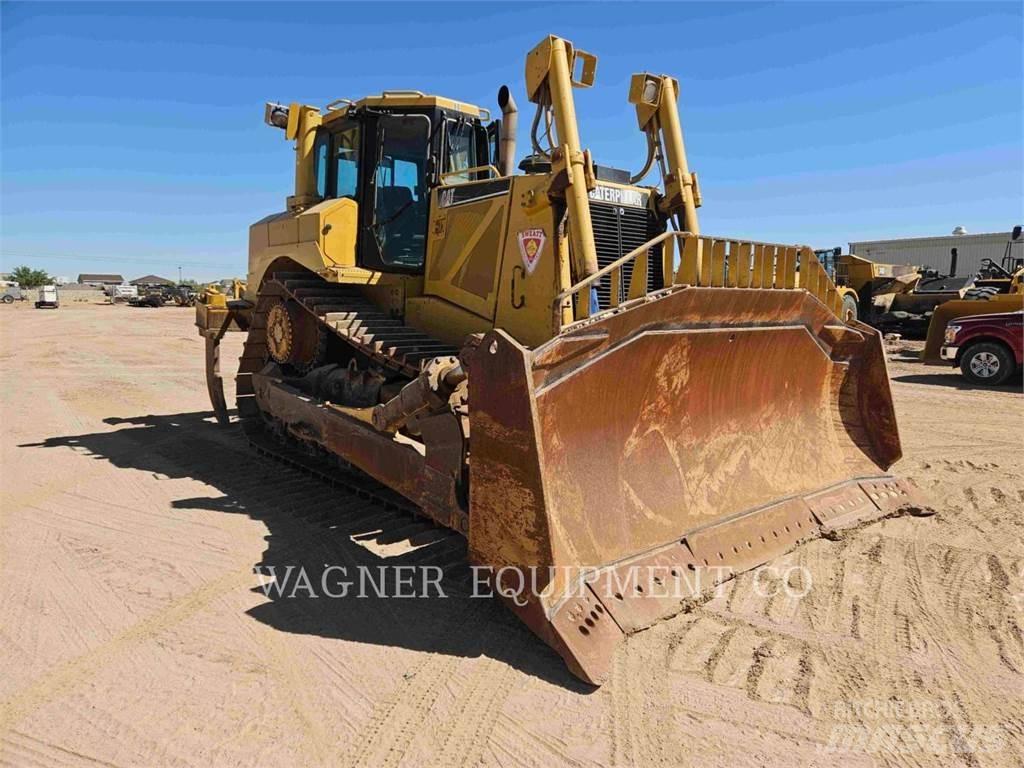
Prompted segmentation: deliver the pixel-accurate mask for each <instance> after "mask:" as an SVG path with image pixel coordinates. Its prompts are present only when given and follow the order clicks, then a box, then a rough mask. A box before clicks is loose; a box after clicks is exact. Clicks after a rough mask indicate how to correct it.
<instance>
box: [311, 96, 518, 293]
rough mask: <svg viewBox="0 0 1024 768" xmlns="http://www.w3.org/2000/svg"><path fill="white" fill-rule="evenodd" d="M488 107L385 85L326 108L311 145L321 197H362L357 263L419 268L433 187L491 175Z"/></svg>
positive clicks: (492, 131)
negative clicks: (373, 92)
mask: <svg viewBox="0 0 1024 768" xmlns="http://www.w3.org/2000/svg"><path fill="white" fill-rule="evenodd" d="M489 117H490V116H489V114H488V113H487V111H486V110H480V109H478V108H476V107H474V106H472V105H468V104H463V103H460V102H454V101H450V100H448V99H443V98H441V97H435V96H425V95H423V94H420V93H418V92H405V91H403V92H385V93H384V94H383V95H381V96H373V97H369V98H366V99H362V100H360V101H358V102H355V103H348V104H347V106H345V107H344V108H341V109H333V108H330V107H329V108H328V112H327V114H326V115H324V118H323V124H322V125H321V126H320V127H319V128H318V129H317V132H316V139H315V144H314V174H315V178H316V191H317V195H318V196H319V197H320V198H321V199H324V200H326V199H332V198H343V197H347V198H349V199H351V200H354V201H355V202H357V203H359V232H358V236H357V239H356V252H357V254H358V256H357V258H358V263H359V266H361V267H363V268H364V269H369V270H374V271H379V272H399V273H411V274H420V273H422V272H423V264H424V260H425V257H426V247H427V221H428V218H429V213H430V212H429V205H430V193H431V190H432V189H433V188H434V187H437V186H439V185H442V184H444V185H454V184H460V183H465V182H468V181H476V180H480V179H487V178H491V177H492V176H496V174H497V171H496V170H494V169H493V168H492V167H489V166H493V165H495V164H496V163H497V160H498V158H497V152H498V140H497V137H498V130H499V129H498V123H499V121H497V120H495V121H491V122H490V123H489V124H485V122H484V121H485V120H488V119H489Z"/></svg>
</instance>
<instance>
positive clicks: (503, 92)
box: [498, 85, 519, 176]
mask: <svg viewBox="0 0 1024 768" xmlns="http://www.w3.org/2000/svg"><path fill="white" fill-rule="evenodd" d="M498 106H499V107H501V168H499V169H498V170H499V171H501V175H502V176H511V175H512V174H513V173H515V169H516V130H517V129H518V127H519V110H518V109H516V100H515V99H513V98H512V92H511V91H510V90H509V89H508V86H507V85H503V86H501V88H499V89H498Z"/></svg>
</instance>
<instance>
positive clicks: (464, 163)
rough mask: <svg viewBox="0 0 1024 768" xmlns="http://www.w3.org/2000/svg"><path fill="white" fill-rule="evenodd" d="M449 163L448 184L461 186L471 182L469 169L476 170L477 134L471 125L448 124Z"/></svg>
mask: <svg viewBox="0 0 1024 768" xmlns="http://www.w3.org/2000/svg"><path fill="white" fill-rule="evenodd" d="M447 160H448V162H447V163H446V165H447V167H446V168H445V170H446V171H448V173H447V174H446V175H445V178H444V180H445V183H446V184H461V183H464V182H467V181H470V175H469V173H466V171H467V170H468V169H469V168H475V167H476V166H477V165H479V163H477V160H476V132H475V131H474V127H473V125H472V124H470V123H465V122H461V121H455V120H450V121H449V122H448V158H447Z"/></svg>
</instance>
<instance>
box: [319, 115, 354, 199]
mask: <svg viewBox="0 0 1024 768" xmlns="http://www.w3.org/2000/svg"><path fill="white" fill-rule="evenodd" d="M313 175H314V176H315V177H316V193H317V195H319V196H320V198H321V199H323V200H328V199H331V198H337V197H348V198H351V199H352V200H355V199H356V196H357V190H358V188H359V186H358V185H359V124H358V123H348V124H344V125H343V126H342V127H341V129H340V130H336V131H327V130H326V129H323V128H321V129H319V130H318V131H317V135H316V141H315V142H314V144H313Z"/></svg>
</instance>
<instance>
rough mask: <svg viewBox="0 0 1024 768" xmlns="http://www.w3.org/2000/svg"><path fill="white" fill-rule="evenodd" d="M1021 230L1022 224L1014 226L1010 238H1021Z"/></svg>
mask: <svg viewBox="0 0 1024 768" xmlns="http://www.w3.org/2000/svg"><path fill="white" fill-rule="evenodd" d="M1020 231H1021V226H1020V224H1018V225H1017V226H1016V227H1014V228H1013V233H1012V234H1011V235H1010V239H1011V240H1017V239H1019V238H1020Z"/></svg>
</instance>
